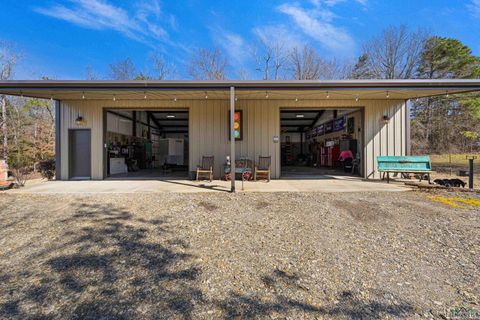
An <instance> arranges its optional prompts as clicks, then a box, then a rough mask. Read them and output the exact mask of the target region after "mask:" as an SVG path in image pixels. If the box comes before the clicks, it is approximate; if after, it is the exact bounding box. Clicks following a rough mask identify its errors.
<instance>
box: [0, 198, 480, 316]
mask: <svg viewBox="0 0 480 320" xmlns="http://www.w3.org/2000/svg"><path fill="white" fill-rule="evenodd" d="M444 195H445V196H449V194H444ZM429 196H430V194H426V193H419V192H405V193H358V194H345V193H342V194H315V193H308V194H301V193H292V194H282V193H262V194H260V193H258V194H257V193H249V194H246V195H243V194H237V195H231V194H208V193H202V194H181V195H180V194H150V195H148V194H146V195H139V194H131V195H114V194H112V195H101V196H95V195H93V196H80V195H79V196H75V195H58V196H51V195H43V196H42V195H22V194H17V195H15V194H0V207H1V208H2V209H1V212H0V318H14V319H29V318H35V319H50V318H54V319H132V318H135V319H154V318H155V319H156V318H178V319H183V318H187V319H188V318H200V319H212V318H291V319H299V318H300V319H302V318H308V319H310V318H314V319H316V318H318V319H323V318H326V319H330V318H340V319H343V318H346V319H350V318H359V319H362V318H365V319H372V318H373V319H383V318H413V319H415V318H424V317H427V318H439V317H446V316H448V313H447V310H449V309H450V308H453V307H461V308H465V309H464V310H470V311H471V312H476V311H479V310H480V286H479V283H480V281H479V280H480V270H479V268H480V259H479V255H480V237H479V235H480V213H479V211H480V210H479V209H478V207H477V208H474V207H468V206H467V207H464V208H450V207H448V206H446V205H444V204H440V203H436V202H432V201H431V200H429ZM459 196H461V197H462V196H463V197H465V196H467V195H465V194H461V195H459ZM468 196H470V197H472V195H468ZM477 197H478V196H477Z"/></svg>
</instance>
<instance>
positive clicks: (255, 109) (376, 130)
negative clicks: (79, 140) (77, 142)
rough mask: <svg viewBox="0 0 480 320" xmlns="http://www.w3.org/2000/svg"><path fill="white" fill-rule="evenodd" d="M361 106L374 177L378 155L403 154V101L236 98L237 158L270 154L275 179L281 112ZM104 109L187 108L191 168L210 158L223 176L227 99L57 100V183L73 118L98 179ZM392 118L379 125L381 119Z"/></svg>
mask: <svg viewBox="0 0 480 320" xmlns="http://www.w3.org/2000/svg"><path fill="white" fill-rule="evenodd" d="M295 107H298V108H307V107H311V108H342V107H343V108H352V107H363V108H364V119H365V123H364V130H363V137H364V141H362V142H364V148H363V150H362V155H364V156H365V157H364V159H365V163H364V170H365V173H366V176H367V177H369V178H378V177H379V176H378V173H376V156H377V155H404V154H405V150H406V146H405V141H406V140H405V120H406V113H405V112H406V111H405V102H404V101H393V100H365V101H359V102H355V101H352V100H300V101H298V102H296V101H294V100H293V99H289V100H267V99H262V100H243V101H242V100H239V101H237V103H236V108H237V109H239V110H243V121H244V124H243V130H244V136H243V141H240V142H237V146H236V157H240V156H247V157H249V158H252V159H255V161H256V160H257V159H258V156H260V155H263V156H266V155H270V156H272V177H273V178H279V177H280V174H281V170H280V144H279V143H273V137H274V136H280V109H281V108H295ZM103 108H139V109H142V108H188V109H189V138H190V144H189V145H190V150H189V153H190V159H189V166H190V170H191V171H193V170H195V168H196V166H197V165H198V164H199V163H200V160H201V157H202V155H214V156H215V176H216V177H217V178H218V177H220V175H221V172H222V166H223V163H224V161H225V157H226V156H227V155H228V154H229V152H230V148H229V140H228V111H229V101H227V100H214V99H208V100H207V99H202V100H179V101H177V102H173V101H167V100H147V101H145V100H124V101H119V100H117V101H116V102H113V101H106V100H75V101H63V102H62V114H61V116H62V119H61V120H62V122H61V126H62V128H61V132H62V137H64V138H63V139H61V152H62V155H61V156H62V177H61V178H62V179H68V139H67V138H66V137H68V129H69V128H77V125H76V124H75V119H76V118H77V116H78V115H81V116H82V117H83V118H84V119H85V120H86V125H85V126H83V127H82V128H91V130H92V179H102V178H103ZM384 115H388V116H390V117H391V120H390V122H389V123H388V124H384V123H383V121H382V120H383V116H384Z"/></svg>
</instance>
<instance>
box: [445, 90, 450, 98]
mask: <svg viewBox="0 0 480 320" xmlns="http://www.w3.org/2000/svg"><path fill="white" fill-rule="evenodd" d="M446 97H447V98H448V97H450V95H449V94H448V90H447V94H446Z"/></svg>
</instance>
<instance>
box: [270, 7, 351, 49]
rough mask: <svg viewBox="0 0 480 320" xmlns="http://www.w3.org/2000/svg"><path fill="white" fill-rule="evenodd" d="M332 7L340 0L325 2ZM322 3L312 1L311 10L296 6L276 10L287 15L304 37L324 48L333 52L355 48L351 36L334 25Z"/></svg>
mask: <svg viewBox="0 0 480 320" xmlns="http://www.w3.org/2000/svg"><path fill="white" fill-rule="evenodd" d="M325 1H327V2H330V5H333V4H334V2H335V3H338V2H339V1H341V0H325ZM323 3H324V1H321V0H318V1H314V6H315V7H314V8H313V9H305V8H303V7H301V6H299V5H298V4H283V5H281V6H279V7H278V8H277V9H278V10H279V11H280V12H281V13H284V14H286V15H288V16H289V17H290V18H291V19H292V20H293V21H294V23H295V26H296V27H297V28H299V29H300V30H301V31H302V32H303V33H304V34H305V35H307V36H309V37H310V38H312V39H314V40H316V41H317V42H319V43H320V44H321V45H323V46H324V47H325V48H327V49H329V50H331V51H335V52H340V51H341V52H348V51H350V50H352V48H353V47H354V46H355V41H354V39H353V38H352V36H351V35H350V34H349V33H348V32H347V31H346V30H344V29H343V28H341V27H337V26H335V25H334V23H333V20H334V18H335V15H334V13H333V12H332V11H331V10H330V8H328V5H327V4H325V5H322V4H323Z"/></svg>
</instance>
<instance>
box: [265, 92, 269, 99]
mask: <svg viewBox="0 0 480 320" xmlns="http://www.w3.org/2000/svg"><path fill="white" fill-rule="evenodd" d="M268 97H269V95H268V91H266V92H265V99H268Z"/></svg>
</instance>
